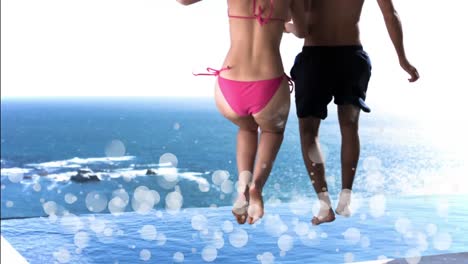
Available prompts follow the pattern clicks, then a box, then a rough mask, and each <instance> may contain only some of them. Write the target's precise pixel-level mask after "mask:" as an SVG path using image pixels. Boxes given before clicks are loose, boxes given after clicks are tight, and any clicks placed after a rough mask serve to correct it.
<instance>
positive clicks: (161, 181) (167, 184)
mask: <svg viewBox="0 0 468 264" xmlns="http://www.w3.org/2000/svg"><path fill="white" fill-rule="evenodd" d="M165 176H166V177H167V175H165ZM165 176H163V177H156V181H157V182H158V185H159V186H160V187H161V188H163V189H165V190H170V189H173V188H174V187H175V186H176V185H177V183H178V176H177V174H176V177H175V179H176V180H174V181H168V180H166V178H165Z"/></svg>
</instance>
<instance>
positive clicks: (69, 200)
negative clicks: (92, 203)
mask: <svg viewBox="0 0 468 264" xmlns="http://www.w3.org/2000/svg"><path fill="white" fill-rule="evenodd" d="M64 199H65V202H66V203H67V204H73V203H74V202H76V201H77V200H78V198H77V197H76V196H75V195H74V194H72V193H67V194H65V196H64Z"/></svg>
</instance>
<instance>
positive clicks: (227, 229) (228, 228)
mask: <svg viewBox="0 0 468 264" xmlns="http://www.w3.org/2000/svg"><path fill="white" fill-rule="evenodd" d="M233 229H234V225H233V224H232V222H231V221H229V220H226V221H224V222H223V231H224V232H225V233H231V232H232V230H233Z"/></svg>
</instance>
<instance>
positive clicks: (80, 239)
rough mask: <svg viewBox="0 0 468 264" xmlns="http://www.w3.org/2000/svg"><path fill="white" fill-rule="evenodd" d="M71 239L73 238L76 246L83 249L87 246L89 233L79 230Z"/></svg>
mask: <svg viewBox="0 0 468 264" xmlns="http://www.w3.org/2000/svg"><path fill="white" fill-rule="evenodd" d="M73 240H74V243H75V246H77V247H78V248H80V249H83V248H85V247H87V246H88V243H89V235H88V233H86V232H84V231H80V232H78V233H76V234H75V236H74V239H73Z"/></svg>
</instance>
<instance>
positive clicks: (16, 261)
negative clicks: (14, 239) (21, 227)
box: [0, 236, 29, 264]
mask: <svg viewBox="0 0 468 264" xmlns="http://www.w3.org/2000/svg"><path fill="white" fill-rule="evenodd" d="M1 237H2V244H1V247H2V249H1V251H0V257H1V262H2V264H28V263H29V262H27V261H26V260H25V259H24V258H23V256H21V254H20V253H18V251H16V249H15V248H13V246H12V245H11V244H10V243H8V241H7V240H6V239H5V238H3V236H1Z"/></svg>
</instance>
